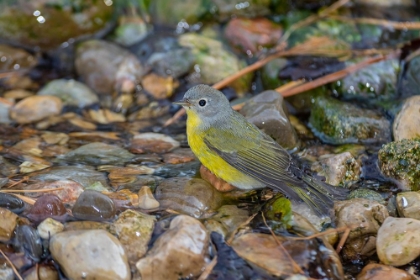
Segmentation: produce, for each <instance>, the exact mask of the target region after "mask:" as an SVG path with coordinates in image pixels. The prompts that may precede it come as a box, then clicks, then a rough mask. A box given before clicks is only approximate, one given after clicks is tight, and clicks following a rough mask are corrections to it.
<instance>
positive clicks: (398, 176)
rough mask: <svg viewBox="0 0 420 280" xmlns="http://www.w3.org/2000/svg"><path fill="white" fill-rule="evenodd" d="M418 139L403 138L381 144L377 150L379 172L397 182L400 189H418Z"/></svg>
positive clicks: (419, 155) (419, 151)
mask: <svg viewBox="0 0 420 280" xmlns="http://www.w3.org/2000/svg"><path fill="white" fill-rule="evenodd" d="M419 162H420V139H410V140H409V139H403V140H401V141H394V142H390V143H388V144H386V145H383V146H382V148H381V149H380V150H379V152H378V165H379V168H380V169H381V172H382V173H383V174H384V175H385V176H387V177H391V178H393V179H395V180H397V181H398V182H399V187H400V188H401V189H402V190H413V191H417V190H420V168H419V167H418V166H419Z"/></svg>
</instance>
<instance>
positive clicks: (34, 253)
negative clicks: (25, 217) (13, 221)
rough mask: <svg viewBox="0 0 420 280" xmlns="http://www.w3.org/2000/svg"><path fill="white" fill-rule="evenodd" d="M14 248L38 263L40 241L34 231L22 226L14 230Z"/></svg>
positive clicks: (40, 249) (40, 250)
mask: <svg viewBox="0 0 420 280" xmlns="http://www.w3.org/2000/svg"><path fill="white" fill-rule="evenodd" d="M14 247H15V248H16V249H17V250H18V251H20V252H24V253H25V254H26V255H27V256H28V257H30V258H31V259H32V260H34V261H36V262H39V261H40V258H41V255H42V251H43V250H42V241H41V237H40V236H39V234H38V232H37V231H36V229H34V228H32V227H30V226H27V225H23V226H18V227H17V228H16V236H15V240H14Z"/></svg>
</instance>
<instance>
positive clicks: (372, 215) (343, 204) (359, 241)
mask: <svg viewBox="0 0 420 280" xmlns="http://www.w3.org/2000/svg"><path fill="white" fill-rule="evenodd" d="M334 211H335V218H336V226H337V228H339V227H344V226H348V227H353V229H352V230H351V232H350V234H349V237H348V239H347V242H346V244H345V245H344V248H343V258H344V259H347V260H358V259H359V258H364V257H369V256H371V255H373V254H374V253H375V249H376V239H377V237H376V236H377V232H378V230H379V228H380V226H381V225H382V223H383V222H384V221H385V219H386V218H387V217H388V211H387V209H386V207H385V206H384V205H382V204H379V203H378V202H376V201H372V200H367V199H363V198H355V199H351V200H345V201H338V202H336V203H335V205H334ZM354 227H355V228H354Z"/></svg>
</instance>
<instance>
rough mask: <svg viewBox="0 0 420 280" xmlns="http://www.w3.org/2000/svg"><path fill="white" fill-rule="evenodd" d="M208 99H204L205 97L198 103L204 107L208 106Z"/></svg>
mask: <svg viewBox="0 0 420 280" xmlns="http://www.w3.org/2000/svg"><path fill="white" fill-rule="evenodd" d="M206 103H207V102H206V100H204V99H200V101H198V105H200V106H201V107H204V106H206Z"/></svg>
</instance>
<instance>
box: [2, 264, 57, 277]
mask: <svg viewBox="0 0 420 280" xmlns="http://www.w3.org/2000/svg"><path fill="white" fill-rule="evenodd" d="M22 277H24V279H25V280H58V279H59V276H58V271H57V270H56V269H55V268H54V267H53V266H50V265H43V264H41V265H36V266H33V267H32V268H30V269H28V270H27V271H25V273H23V275H22ZM1 279H3V278H1Z"/></svg>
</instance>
